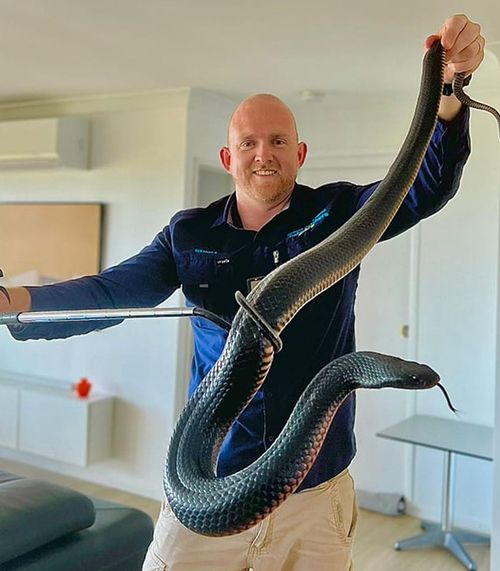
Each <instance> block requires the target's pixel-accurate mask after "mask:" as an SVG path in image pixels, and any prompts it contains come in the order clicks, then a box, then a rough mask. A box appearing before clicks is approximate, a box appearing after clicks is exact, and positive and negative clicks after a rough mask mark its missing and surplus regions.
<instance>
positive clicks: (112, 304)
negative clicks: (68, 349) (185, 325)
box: [9, 226, 179, 341]
mask: <svg viewBox="0 0 500 571" xmlns="http://www.w3.org/2000/svg"><path fill="white" fill-rule="evenodd" d="M178 287H179V279H178V277H177V271H176V267H175V261H174V257H173V253H172V244H171V237H170V231H169V227H168V226H167V227H165V228H164V229H163V230H162V231H161V232H160V233H159V234H157V235H156V237H155V238H154V240H153V241H152V242H151V244H149V245H148V246H146V247H145V248H144V249H143V250H141V251H140V252H139V253H138V254H136V255H135V256H133V257H131V258H129V259H127V260H125V261H124V262H121V263H120V264H118V265H116V266H113V267H111V268H108V269H106V270H104V271H103V272H101V273H100V274H98V275H95V276H85V277H82V278H77V279H73V280H68V281H64V282H59V283H57V284H51V285H46V286H33V287H31V286H29V287H28V288H27V289H28V290H29V292H30V294H31V300H32V311H53V310H73V309H117V308H125V307H151V306H155V305H158V304H159V303H161V302H162V301H164V300H165V299H166V298H167V297H169V296H170V295H171V294H172V293H173V292H174V291H175V290H176V289H177V288H178ZM120 322H121V320H106V321H84V322H68V323H40V324H16V325H12V326H10V327H9V329H10V332H11V334H12V336H13V337H14V338H15V339H18V340H20V341H24V340H27V339H62V338H66V337H70V336H72V335H82V334H85V333H89V332H91V331H95V330H97V329H105V328H107V327H111V326H113V325H117V324H118V323H120Z"/></svg>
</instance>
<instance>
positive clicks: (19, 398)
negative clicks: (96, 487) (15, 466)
mask: <svg viewBox="0 0 500 571" xmlns="http://www.w3.org/2000/svg"><path fill="white" fill-rule="evenodd" d="M113 402H114V399H113V397H111V396H108V395H99V394H91V396H90V397H88V398H78V397H77V396H76V395H75V394H74V392H73V391H72V390H71V389H70V384H69V383H67V384H63V383H58V382H57V381H54V382H51V381H50V380H48V379H40V380H38V379H35V378H33V377H30V378H29V379H28V378H26V379H24V380H23V378H22V376H20V375H18V374H15V375H14V374H13V375H12V378H10V377H9V374H8V373H6V372H4V371H2V372H1V373H0V446H4V447H7V448H12V449H14V450H19V451H20V452H27V453H30V454H36V455H38V456H42V457H45V458H50V459H52V460H58V461H61V462H66V463H68V464H73V465H76V466H82V467H84V466H88V465H89V464H92V463H95V462H99V461H102V460H105V459H107V458H109V457H110V456H111V447H112V441H111V438H112V428H113Z"/></svg>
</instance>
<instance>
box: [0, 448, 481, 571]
mask: <svg viewBox="0 0 500 571" xmlns="http://www.w3.org/2000/svg"><path fill="white" fill-rule="evenodd" d="M0 470H5V471H7V472H13V473H15V474H19V475H21V476H29V477H36V478H41V479H45V480H47V481H50V482H54V483H58V484H61V485H65V486H68V487H71V488H73V489H75V490H78V491H81V492H83V493H87V494H90V495H92V496H95V497H100V498H103V499H107V500H111V501H116V502H120V503H123V504H126V505H130V506H133V507H136V508H139V509H141V510H143V511H145V512H147V513H148V514H149V515H150V516H151V517H152V518H153V519H156V518H157V516H158V512H159V508H160V504H159V502H157V501H155V500H151V499H148V498H144V497H141V496H136V495H134V494H129V493H127V492H122V491H119V490H116V489H113V488H108V487H105V486H98V485H96V484H91V483H89V482H84V481H82V480H76V479H74V478H69V477H67V476H61V475H59V474H54V473H52V472H47V471H45V470H41V469H38V468H34V467H32V466H27V465H25V464H20V463H17V462H12V461H10V460H9V461H7V460H2V459H0ZM420 531H421V530H420V524H419V520H417V519H416V518H414V517H411V516H383V515H380V514H377V513H374V512H368V511H365V510H361V513H360V520H359V525H358V530H357V534H356V540H355V543H354V564H355V571H464V570H465V567H464V566H463V565H461V564H460V563H459V562H458V561H457V560H456V559H455V558H454V557H453V556H452V555H450V554H449V553H448V552H447V551H445V550H444V549H440V548H439V549H420V550H415V551H395V550H394V549H393V545H394V542H395V541H397V540H398V539H404V538H406V537H411V536H412V535H417V534H418V533H420ZM467 550H468V552H469V554H470V555H471V557H473V559H474V560H475V561H476V564H477V566H478V571H489V570H490V565H489V557H490V550H489V548H488V547H484V546H470V547H469V546H467ZM311 571H313V570H311Z"/></svg>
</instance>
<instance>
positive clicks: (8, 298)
mask: <svg viewBox="0 0 500 571" xmlns="http://www.w3.org/2000/svg"><path fill="white" fill-rule="evenodd" d="M0 278H3V271H2V269H1V268H0ZM0 293H2V294H3V295H4V296H5V297H6V298H7V301H8V302H9V303H10V302H11V299H10V295H9V292H8V291H7V289H6V288H4V287H3V286H1V285H0Z"/></svg>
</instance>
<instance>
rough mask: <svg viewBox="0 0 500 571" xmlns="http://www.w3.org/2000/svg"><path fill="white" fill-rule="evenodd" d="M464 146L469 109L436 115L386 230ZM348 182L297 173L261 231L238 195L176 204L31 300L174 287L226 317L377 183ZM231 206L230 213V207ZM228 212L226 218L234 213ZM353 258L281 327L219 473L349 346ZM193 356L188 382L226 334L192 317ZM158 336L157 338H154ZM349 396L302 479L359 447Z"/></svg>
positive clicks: (434, 195)
mask: <svg viewBox="0 0 500 571" xmlns="http://www.w3.org/2000/svg"><path fill="white" fill-rule="evenodd" d="M469 153H470V144H469V136H468V110H466V109H464V110H463V111H462V112H461V113H460V114H459V116H458V117H457V118H456V119H455V120H454V121H452V122H451V123H449V124H447V125H446V124H444V123H442V122H438V125H437V127H436V130H435V133H434V135H433V138H432V141H431V144H430V146H429V149H428V151H427V154H426V156H425V159H424V163H423V165H422V167H421V169H420V172H419V174H418V177H417V179H416V181H415V183H414V185H413V187H412V188H411V190H410V192H409V194H408V196H407V198H406V199H405V201H404V203H403V205H402V206H401V208H400V209H399V211H398V213H397V215H396V217H395V218H394V220H393V222H392V223H391V225H390V226H389V228H388V229H387V231H386V233H385V234H384V236H383V239H387V238H391V237H393V236H395V235H397V234H399V233H401V232H403V231H404V230H406V229H408V228H410V227H411V226H413V225H414V224H415V223H417V222H418V221H419V220H421V219H422V218H425V217H427V216H429V215H431V214H433V213H434V212H436V211H437V210H439V209H440V208H441V207H442V206H443V205H444V204H445V203H446V202H447V201H448V200H449V199H450V198H451V197H452V196H453V195H454V194H455V192H456V191H457V189H458V185H459V180H460V176H461V173H462V169H463V167H464V164H465V162H466V160H467V157H468V155H469ZM376 187H377V183H374V184H371V185H365V186H359V185H354V184H351V183H348V182H337V183H331V184H326V185H324V186H321V187H319V188H317V189H312V188H309V187H306V186H303V185H300V184H296V185H295V188H294V190H293V194H292V197H291V202H290V205H289V207H288V208H287V209H286V210H283V211H282V212H280V213H279V214H278V215H276V216H275V217H274V218H273V219H272V220H270V221H269V222H268V223H267V224H266V225H265V226H264V227H263V228H262V229H261V230H260V231H258V232H256V231H252V230H245V229H243V228H241V227H239V224H238V215H237V209H236V204H235V203H236V201H235V195H234V194H233V195H231V196H229V197H227V196H226V197H224V198H221V199H220V200H218V201H216V202H214V203H212V204H210V205H209V206H207V207H206V208H193V209H190V210H185V211H182V212H179V213H177V214H176V215H175V216H174V217H173V218H172V220H171V221H170V224H169V225H168V226H167V227H165V228H164V229H163V230H162V231H161V232H160V233H159V234H158V235H157V236H156V237H155V238H154V240H153V241H152V243H151V244H150V245H149V246H146V247H145V248H144V249H143V250H142V251H141V252H139V253H138V254H137V255H135V256H133V257H132V258H130V259H128V260H126V261H124V262H122V263H121V264H119V265H117V266H114V267H112V268H109V269H107V270H105V271H103V272H102V273H101V274H99V275H97V276H88V277H84V278H79V279H76V280H71V281H67V282H62V283H59V284H55V285H50V286H40V287H29V288H28V289H29V291H30V293H31V296H32V309H33V311H42V310H49V309H82V308H120V307H146V306H152V305H157V304H158V303H161V302H162V301H163V300H165V299H166V298H167V297H168V296H169V295H170V294H171V293H172V292H173V291H174V290H175V289H177V288H178V287H182V290H183V292H184V295H185V297H186V300H187V303H188V304H190V305H195V306H198V307H202V308H205V309H208V310H210V311H212V312H214V313H216V314H218V315H220V316H221V317H223V318H225V319H226V320H229V321H231V320H232V319H233V317H234V315H235V313H236V311H237V309H238V308H237V305H236V302H235V298H234V293H235V291H236V290H239V291H241V292H243V293H245V294H247V293H248V292H249V289H250V288H251V286H252V283H254V282H255V280H258V279H259V278H261V277H262V276H265V275H266V274H268V273H269V272H271V271H272V270H273V269H274V268H276V267H277V266H279V265H280V264H282V263H284V262H285V261H287V260H289V259H290V258H293V257H294V256H296V255H297V254H299V253H301V252H303V251H304V250H307V249H308V248H310V247H312V246H314V245H315V244H318V243H319V242H320V241H321V240H323V239H324V238H326V237H327V236H329V235H330V234H331V233H332V232H334V231H335V230H336V229H337V228H339V227H340V226H341V225H342V224H344V223H345V222H346V221H347V220H348V219H349V218H350V217H351V216H352V215H353V213H354V212H356V211H357V210H358V209H359V208H360V207H361V206H362V205H363V204H364V203H365V202H366V200H367V199H368V198H369V197H370V196H371V194H372V193H373V192H374V191H375V190H376ZM229 213H231V215H232V216H231V217H229ZM230 220H232V221H233V222H232V223H231V222H230ZM358 275H359V268H356V269H355V270H353V271H352V272H351V273H350V274H349V275H347V276H346V277H345V278H344V279H342V280H341V281H340V282H338V283H337V284H335V285H334V286H333V287H331V288H330V289H328V290H327V291H325V292H324V293H322V294H321V295H320V296H318V297H317V298H315V299H314V300H313V301H311V302H310V303H309V304H308V305H307V306H306V307H304V308H303V309H302V310H301V311H300V312H299V313H298V315H297V316H296V317H295V318H294V319H293V320H292V322H291V323H290V324H289V325H288V327H287V328H286V329H285V330H284V331H283V333H282V340H283V350H282V351H281V352H280V353H279V354H278V355H277V356H276V357H275V360H274V362H273V365H272V367H271V370H270V372H269V374H268V378H267V379H266V382H265V383H264V385H263V388H262V389H261V390H260V391H258V393H257V394H256V396H255V398H254V399H253V401H252V402H251V403H250V404H249V406H248V407H247V408H246V409H245V410H244V411H243V413H242V414H241V415H240V417H239V419H238V420H237V421H236V422H235V424H234V425H233V427H232V428H231V430H230V432H229V434H228V436H227V438H226V440H225V441H224V443H223V446H222V448H221V452H220V457H219V461H218V467H217V470H218V473H219V475H226V474H230V473H233V472H235V471H237V470H239V469H241V468H243V467H245V466H247V465H248V464H249V463H251V462H252V461H253V460H255V459H256V458H257V457H258V456H260V455H261V454H262V453H263V452H264V450H265V449H266V448H267V447H268V446H269V445H270V444H271V443H272V442H273V440H274V439H275V438H277V437H278V435H279V433H280V431H281V429H282V428H283V426H284V424H285V422H286V420H287V419H288V417H289V415H290V412H291V410H292V408H293V406H294V405H295V403H296V402H297V400H298V398H299V396H300V395H301V393H302V391H303V390H304V388H305V386H306V385H307V383H309V381H310V380H311V379H312V378H313V377H314V375H315V374H316V373H317V372H318V371H319V370H320V369H321V368H322V367H323V366H324V365H325V364H327V363H328V362H330V361H331V360H332V359H335V358H337V357H339V356H341V355H344V354H346V353H350V352H352V351H354V350H355V339H354V301H355V296H356V287H357V282H358ZM109 326H110V323H109V322H100V323H98V322H90V321H89V322H83V323H82V322H81V323H67V324H37V325H22V326H17V325H16V326H12V327H11V332H12V334H13V335H14V337H16V338H17V339H35V338H45V339H54V338H62V337H68V336H70V335H77V334H82V333H87V332H89V331H92V330H95V329H98V328H103V327H109ZM192 326H193V332H194V357H193V365H192V378H191V383H190V393H192V392H193V390H194V389H195V388H196V386H197V385H198V384H199V382H200V381H201V379H202V378H203V377H204V376H205V375H206V374H207V372H208V371H209V370H210V369H211V368H212V366H213V364H214V363H215V361H216V360H217V358H218V357H219V355H220V354H221V352H222V349H223V347H224V343H225V340H226V336H227V333H226V331H225V330H223V329H221V328H220V327H218V326H217V325H214V324H213V323H212V322H210V321H207V320H204V319H203V318H199V317H198V318H193V319H192ZM158 342H161V340H159V341H158ZM354 411H355V398H354V395H351V396H350V397H349V398H348V399H346V401H344V403H343V404H342V406H341V407H340V409H339V411H338V412H337V414H336V415H335V417H334V419H333V422H332V426H331V428H330V431H329V433H328V436H327V437H326V440H325V443H324V445H323V448H322V450H321V453H320V455H319V457H318V459H317V461H316V463H315V464H314V466H313V468H312V469H311V471H310V473H309V474H308V476H307V478H306V479H305V481H304V482H303V484H302V486H301V489H304V488H309V487H313V486H315V485H317V484H320V483H321V482H324V481H325V480H327V479H329V478H331V477H333V476H335V475H336V474H338V473H339V472H341V471H342V470H343V469H344V468H346V467H347V466H348V465H349V464H350V462H351V460H352V459H353V457H354V454H355V449H356V445H355V439H354V431H353V428H354Z"/></svg>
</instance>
